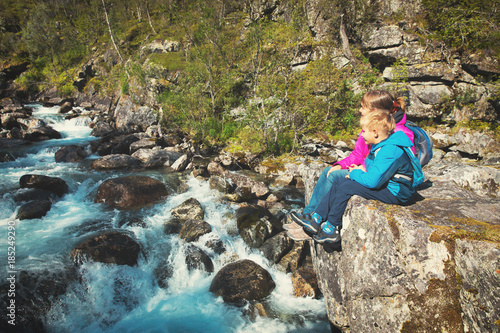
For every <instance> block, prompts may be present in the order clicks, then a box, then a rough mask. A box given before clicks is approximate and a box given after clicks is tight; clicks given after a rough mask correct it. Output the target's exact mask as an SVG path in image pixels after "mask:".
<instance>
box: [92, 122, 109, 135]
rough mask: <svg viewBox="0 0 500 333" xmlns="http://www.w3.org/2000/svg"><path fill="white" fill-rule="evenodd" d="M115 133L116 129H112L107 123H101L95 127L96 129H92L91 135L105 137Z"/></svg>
mask: <svg viewBox="0 0 500 333" xmlns="http://www.w3.org/2000/svg"><path fill="white" fill-rule="evenodd" d="M113 132H115V129H114V128H113V127H111V125H110V124H108V123H107V122H105V121H99V122H97V124H95V125H94V128H92V132H91V133H90V135H92V136H97V137H103V136H106V135H109V134H111V133H113Z"/></svg>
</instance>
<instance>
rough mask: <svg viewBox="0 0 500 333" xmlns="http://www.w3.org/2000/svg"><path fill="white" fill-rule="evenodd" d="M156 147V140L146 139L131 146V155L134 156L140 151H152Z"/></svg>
mask: <svg viewBox="0 0 500 333" xmlns="http://www.w3.org/2000/svg"><path fill="white" fill-rule="evenodd" d="M155 146H156V140H155V139H154V138H144V139H140V140H138V141H135V142H133V143H131V144H130V154H134V153H135V152H136V151H138V150H139V149H151V148H153V147H155Z"/></svg>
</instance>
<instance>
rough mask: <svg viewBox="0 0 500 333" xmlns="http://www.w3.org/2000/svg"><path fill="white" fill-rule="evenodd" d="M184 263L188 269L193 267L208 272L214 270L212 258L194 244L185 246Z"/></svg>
mask: <svg viewBox="0 0 500 333" xmlns="http://www.w3.org/2000/svg"><path fill="white" fill-rule="evenodd" d="M186 265H187V267H188V269H189V270H190V271H191V270H195V269H199V270H203V271H205V272H208V273H213V271H214V264H213V262H212V259H210V257H209V256H208V255H207V254H206V253H205V252H204V251H203V250H201V249H200V248H198V247H196V246H194V245H188V247H187V248H186Z"/></svg>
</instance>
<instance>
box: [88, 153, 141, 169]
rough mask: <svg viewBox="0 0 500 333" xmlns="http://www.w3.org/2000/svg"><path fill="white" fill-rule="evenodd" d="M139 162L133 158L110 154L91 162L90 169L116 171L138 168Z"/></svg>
mask: <svg viewBox="0 0 500 333" xmlns="http://www.w3.org/2000/svg"><path fill="white" fill-rule="evenodd" d="M140 165H141V161H140V160H138V159H137V158H135V157H132V156H130V155H125V154H112V155H107V156H104V157H101V158H99V159H97V160H95V161H93V162H92V169H96V170H116V169H126V168H134V167H139V166H140Z"/></svg>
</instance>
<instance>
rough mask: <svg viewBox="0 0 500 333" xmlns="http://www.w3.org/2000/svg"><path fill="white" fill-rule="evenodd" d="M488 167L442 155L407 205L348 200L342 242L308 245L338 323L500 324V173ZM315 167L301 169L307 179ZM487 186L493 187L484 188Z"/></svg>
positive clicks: (404, 327) (454, 327) (362, 328)
mask: <svg viewBox="0 0 500 333" xmlns="http://www.w3.org/2000/svg"><path fill="white" fill-rule="evenodd" d="M473 169H478V170H477V171H474V170H473ZM485 171H486V170H485V167H483V166H478V165H473V164H461V163H456V162H447V161H445V160H441V161H439V163H435V164H432V165H429V166H427V167H426V168H424V172H425V174H426V177H427V179H428V180H427V181H426V182H425V183H424V184H423V185H422V186H421V187H420V188H419V190H418V194H417V195H415V197H414V201H412V202H410V203H409V204H407V205H405V206H395V205H387V204H383V203H380V202H378V201H370V200H366V199H363V198H361V197H357V196H354V197H353V198H351V200H350V202H349V204H348V207H347V209H346V212H345V214H344V217H343V229H342V242H341V244H340V245H341V246H337V247H328V246H326V247H325V246H322V245H320V244H317V243H312V244H311V252H312V257H313V263H314V268H315V271H316V274H317V276H318V281H319V285H320V289H321V291H322V292H323V294H324V297H325V303H326V307H327V313H328V317H329V319H330V322H331V323H332V324H333V325H334V326H335V327H337V328H339V329H341V330H350V331H356V332H370V331H372V330H373V328H374V327H378V328H380V329H381V330H383V331H384V332H401V331H407V332H413V331H422V332H428V331H436V330H437V331H449V332H451V331H453V332H463V331H478V332H482V331H492V329H493V331H494V330H495V329H497V328H498V327H495V328H493V327H494V326H493V325H494V324H492V323H494V322H495V320H497V318H499V316H500V310H499V309H500V307H499V306H498V299H499V297H498V288H496V286H497V285H498V272H496V271H495V270H496V269H497V268H498V258H499V254H500V251H499V250H498V244H499V243H500V239H499V238H498V224H499V223H500V217H499V216H500V201H499V200H498V197H497V193H498V186H496V185H494V184H495V183H496V181H497V178H496V177H498V174H499V173H500V171H498V170H497V169H495V168H489V169H488V172H485ZM319 172H321V169H318V170H310V172H306V173H305V174H304V179H305V182H306V184H308V183H310V182H311V181H313V179H314V175H317V174H318V173H319ZM471 174H472V176H471ZM474 174H477V175H479V174H480V175H481V176H479V177H478V178H475V176H474ZM311 176H312V177H311ZM479 178H482V179H481V180H480V181H479ZM475 183H478V184H477V185H476V184H475ZM484 184H491V186H489V187H490V190H485V189H483V186H484ZM306 188H310V187H306ZM489 193H491V194H489ZM306 197H310V192H308V193H307V195H306ZM494 267H497V268H494Z"/></svg>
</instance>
